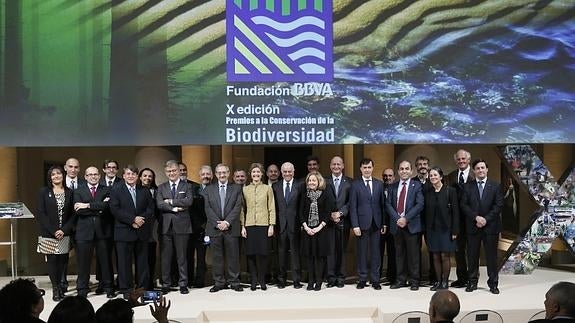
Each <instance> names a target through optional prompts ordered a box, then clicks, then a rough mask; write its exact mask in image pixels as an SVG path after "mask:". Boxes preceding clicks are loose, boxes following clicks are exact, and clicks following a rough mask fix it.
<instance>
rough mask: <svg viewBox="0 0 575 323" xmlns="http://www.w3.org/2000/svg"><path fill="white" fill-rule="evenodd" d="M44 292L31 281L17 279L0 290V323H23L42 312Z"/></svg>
mask: <svg viewBox="0 0 575 323" xmlns="http://www.w3.org/2000/svg"><path fill="white" fill-rule="evenodd" d="M44 293H45V292H44V290H42V289H39V288H38V287H36V284H34V282H33V281H32V280H29V279H23V278H18V279H16V280H13V281H11V282H10V283H8V284H7V285H6V286H4V287H2V289H0V304H2V306H0V322H24V321H26V320H27V319H30V318H32V317H36V318H38V317H39V316H40V313H42V311H43V310H44V298H43V297H42V296H44Z"/></svg>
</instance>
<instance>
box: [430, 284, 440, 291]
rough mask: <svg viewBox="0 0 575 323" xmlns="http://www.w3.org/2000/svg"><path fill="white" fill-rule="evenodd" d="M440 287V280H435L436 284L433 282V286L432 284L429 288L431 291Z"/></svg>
mask: <svg viewBox="0 0 575 323" xmlns="http://www.w3.org/2000/svg"><path fill="white" fill-rule="evenodd" d="M438 289H439V283H438V282H435V284H433V286H431V287H430V288H429V290H430V291H436V290H438Z"/></svg>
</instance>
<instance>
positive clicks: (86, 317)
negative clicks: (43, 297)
mask: <svg viewBox="0 0 575 323" xmlns="http://www.w3.org/2000/svg"><path fill="white" fill-rule="evenodd" d="M78 322H80V323H96V313H94V307H93V306H92V303H90V301H89V300H88V299H86V298H85V297H82V296H68V297H65V298H64V299H63V300H62V301H60V303H58V305H56V307H54V309H53V310H52V313H50V317H49V318H48V323H78Z"/></svg>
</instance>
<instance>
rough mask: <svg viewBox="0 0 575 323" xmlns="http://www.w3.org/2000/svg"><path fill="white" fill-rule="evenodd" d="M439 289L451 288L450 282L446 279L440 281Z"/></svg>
mask: <svg viewBox="0 0 575 323" xmlns="http://www.w3.org/2000/svg"><path fill="white" fill-rule="evenodd" d="M438 289H449V283H448V282H447V281H446V280H445V281H442V282H441V283H439V287H438Z"/></svg>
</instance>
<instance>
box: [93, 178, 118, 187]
mask: <svg viewBox="0 0 575 323" xmlns="http://www.w3.org/2000/svg"><path fill="white" fill-rule="evenodd" d="M121 181H122V177H119V176H116V177H115V178H114V183H113V184H112V186H114V185H116V184H118V183H119V182H121ZM98 184H100V185H103V186H108V179H106V176H104V177H102V178H100V182H99V183H98Z"/></svg>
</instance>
